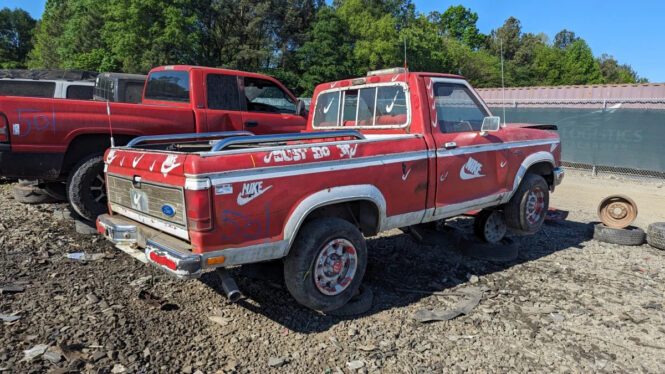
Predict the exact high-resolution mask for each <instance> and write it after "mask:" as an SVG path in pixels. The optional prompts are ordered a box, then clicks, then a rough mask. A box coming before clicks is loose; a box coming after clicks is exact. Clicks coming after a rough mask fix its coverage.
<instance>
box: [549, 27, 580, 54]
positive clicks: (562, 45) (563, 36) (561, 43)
mask: <svg viewBox="0 0 665 374" xmlns="http://www.w3.org/2000/svg"><path fill="white" fill-rule="evenodd" d="M578 40H580V38H578V37H577V36H575V33H574V32H572V31H568V30H566V29H563V30H561V31H559V32H558V33H557V34H556V35H555V36H554V48H558V49H566V48H568V47H570V46H571V45H572V44H573V43H575V42H576V41H578Z"/></svg>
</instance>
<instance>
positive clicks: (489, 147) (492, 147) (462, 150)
mask: <svg viewBox="0 0 665 374" xmlns="http://www.w3.org/2000/svg"><path fill="white" fill-rule="evenodd" d="M559 143H560V141H559V140H558V139H551V140H526V141H519V142H505V143H498V144H482V145H471V146H466V147H459V148H455V149H450V150H446V149H441V148H439V149H437V150H436V155H437V156H438V157H450V156H459V155H466V154H472V153H478V152H492V151H500V150H504V149H512V148H524V147H536V146H541V145H548V144H559Z"/></svg>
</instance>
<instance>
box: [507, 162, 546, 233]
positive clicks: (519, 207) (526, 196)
mask: <svg viewBox="0 0 665 374" xmlns="http://www.w3.org/2000/svg"><path fill="white" fill-rule="evenodd" d="M549 206H550V195H549V186H548V185H547V182H546V181H545V179H544V178H543V177H541V176H540V175H537V174H527V175H525V176H524V179H523V180H522V183H520V186H519V187H518V188H517V191H516V192H515V194H514V195H513V197H512V198H511V199H510V201H508V203H506V205H505V207H504V208H503V216H504V219H505V222H506V226H508V228H509V229H510V230H511V231H513V232H515V233H516V234H520V235H530V234H535V233H536V232H538V230H540V228H541V227H542V226H543V222H544V221H545V216H546V215H547V210H548V209H549Z"/></svg>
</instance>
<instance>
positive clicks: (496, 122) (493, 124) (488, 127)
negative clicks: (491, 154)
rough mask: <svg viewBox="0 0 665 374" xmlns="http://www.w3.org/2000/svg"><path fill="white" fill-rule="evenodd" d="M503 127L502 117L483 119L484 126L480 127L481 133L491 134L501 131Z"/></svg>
mask: <svg viewBox="0 0 665 374" xmlns="http://www.w3.org/2000/svg"><path fill="white" fill-rule="evenodd" d="M500 127H501V117H497V116H493V117H485V118H483V124H482V126H480V132H491V131H499V128H500Z"/></svg>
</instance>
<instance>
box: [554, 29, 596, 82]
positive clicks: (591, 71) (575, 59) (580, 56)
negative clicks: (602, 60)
mask: <svg viewBox="0 0 665 374" xmlns="http://www.w3.org/2000/svg"><path fill="white" fill-rule="evenodd" d="M602 80H603V79H602V76H601V75H600V68H599V67H598V64H597V63H596V60H595V59H594V58H593V54H592V53H591V48H589V46H588V45H587V44H586V42H585V41H584V40H582V39H580V40H577V41H575V42H574V43H573V44H571V45H570V46H568V48H566V50H565V58H564V60H563V65H562V72H561V82H560V84H593V83H602Z"/></svg>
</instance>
